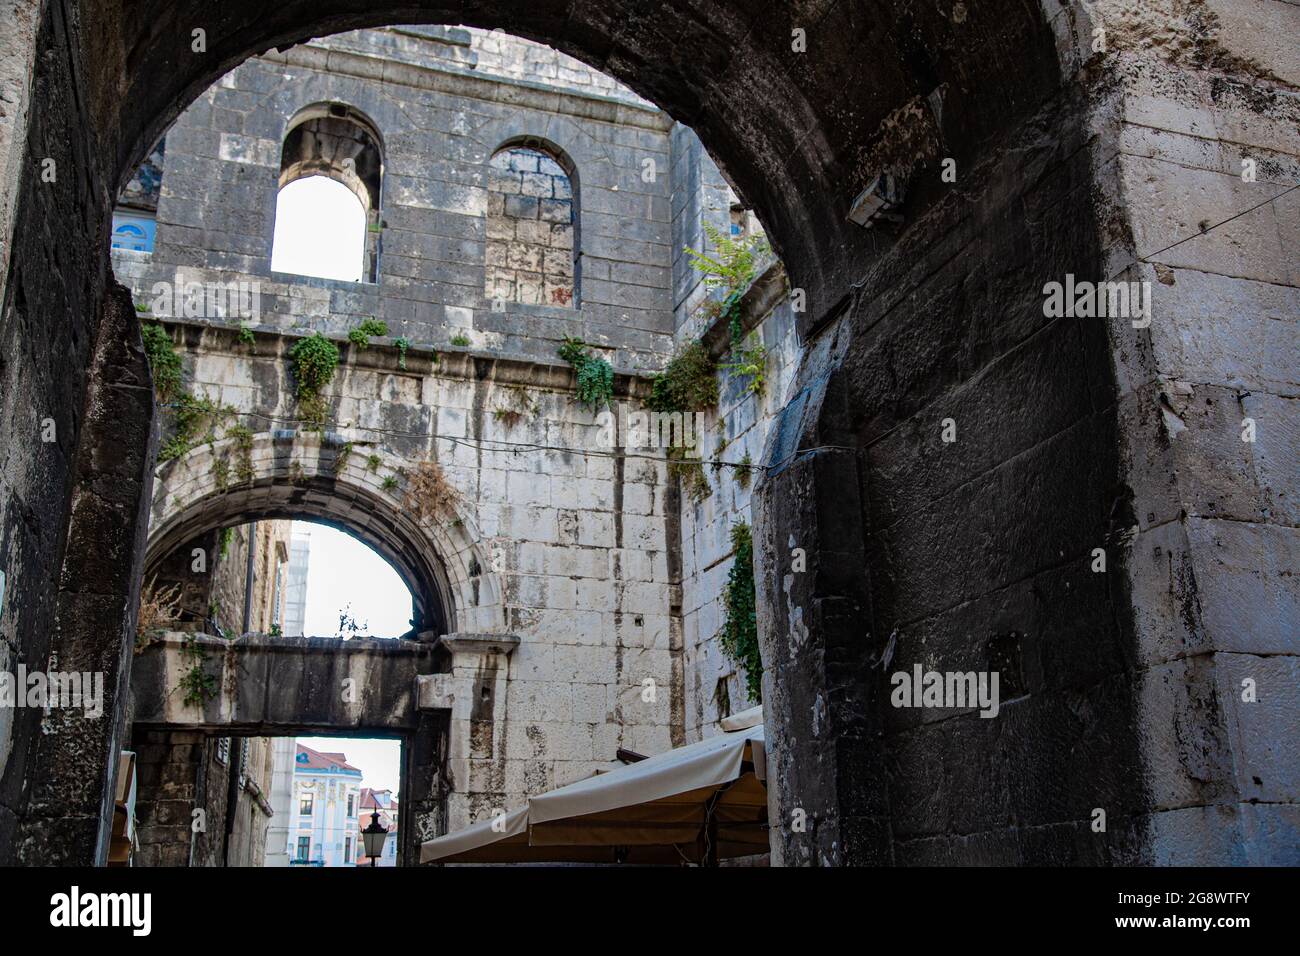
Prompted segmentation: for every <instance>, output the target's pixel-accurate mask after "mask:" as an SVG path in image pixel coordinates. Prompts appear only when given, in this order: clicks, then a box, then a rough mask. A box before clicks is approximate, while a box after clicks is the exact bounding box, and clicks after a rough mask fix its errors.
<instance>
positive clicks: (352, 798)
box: [348, 793, 357, 817]
mask: <svg viewBox="0 0 1300 956" xmlns="http://www.w3.org/2000/svg"><path fill="white" fill-rule="evenodd" d="M355 800H356V796H355V795H354V794H351V793H349V794H348V816H350V817H355V816H356V815H357V811H356V807H355V806H354V801H355Z"/></svg>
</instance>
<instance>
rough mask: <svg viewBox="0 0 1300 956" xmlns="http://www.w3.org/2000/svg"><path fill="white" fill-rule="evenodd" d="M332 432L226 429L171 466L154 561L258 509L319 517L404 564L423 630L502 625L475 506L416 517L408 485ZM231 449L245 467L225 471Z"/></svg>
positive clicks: (158, 498) (154, 517)
mask: <svg viewBox="0 0 1300 956" xmlns="http://www.w3.org/2000/svg"><path fill="white" fill-rule="evenodd" d="M330 439H331V436H326V435H322V434H320V433H317V432H303V431H287V432H286V431H279V432H261V433H258V434H256V435H254V436H252V440H251V443H250V445H249V447H248V448H247V451H246V452H245V451H244V450H242V449H236V448H235V441H236V440H235V439H233V438H227V439H223V440H221V441H217V442H214V443H211V444H204V445H200V446H198V447H197V448H195V449H193V450H192V451H190V452H189V453H188V454H187V455H185V456H184V457H182V458H180V459H178V460H176V461H174V462H168V463H167V464H165V465H163V466H162V467H161V468H160V469H159V471H158V474H157V476H156V478H155V484H154V492H153V504H152V507H151V509H150V531H149V546H148V551H147V554H146V566H149V565H151V564H153V563H155V562H156V561H158V560H159V559H160V558H162V557H164V556H165V555H166V554H168V553H170V552H171V551H172V550H173V549H175V548H177V547H179V546H180V545H181V544H183V543H184V542H186V541H189V540H191V539H192V538H194V537H196V536H197V535H199V534H201V533H203V532H206V531H211V530H212V529H214V528H218V527H222V526H227V525H231V524H238V523H241V522H244V521H249V520H254V519H256V518H271V517H304V518H305V517H312V518H319V519H322V520H324V521H326V522H327V523H332V524H336V525H338V526H340V527H342V528H344V529H345V530H347V531H349V532H351V533H352V534H354V535H356V536H357V537H358V538H359V539H360V540H362V541H363V542H365V543H366V544H368V545H370V546H371V547H372V548H373V549H374V550H375V551H376V552H378V553H379V554H380V555H381V556H382V557H383V558H384V559H385V560H387V561H388V562H389V563H390V564H392V565H393V567H394V568H395V569H397V571H398V574H399V575H400V576H401V577H402V579H403V581H404V582H405V583H406V585H407V587H408V588H409V589H410V590H411V595H412V599H413V601H414V604H415V613H416V618H417V622H416V627H415V632H416V633H420V632H425V633H428V634H429V635H430V637H435V636H437V635H441V634H446V633H451V632H454V631H458V630H459V631H474V632H492V631H502V630H504V627H505V619H504V610H503V606H502V601H501V584H500V580H499V576H498V575H497V574H496V573H495V572H494V571H493V570H492V568H493V561H492V557H491V548H490V546H486V545H485V544H484V543H483V541H482V540H481V537H480V535H479V534H478V532H477V531H476V528H475V522H474V517H473V514H472V513H471V511H470V510H469V509H467V508H465V507H464V506H463V504H459V505H457V506H455V510H456V513H455V514H454V515H447V516H445V517H444V518H443V519H442V520H438V521H419V520H417V519H416V518H414V517H413V516H412V514H411V511H410V509H409V507H408V506H407V505H406V503H405V501H404V491H403V489H402V488H401V487H400V486H398V485H397V484H392V486H391V487H388V486H386V484H385V482H384V481H383V479H382V478H381V476H380V475H379V474H378V473H377V471H376V470H374V469H371V468H369V467H368V466H367V464H366V461H365V459H364V458H363V457H362V456H361V455H359V454H356V455H354V454H350V453H349V451H350V449H348V448H347V446H346V443H345V442H343V441H342V439H339V438H334V440H330ZM245 454H246V458H245V457H244V456H245ZM232 456H234V457H235V458H236V459H238V460H239V461H240V466H241V467H243V468H245V469H247V471H246V474H244V475H241V476H240V477H239V478H222V477H220V476H221V475H223V474H224V473H225V472H224V471H223V470H222V469H219V468H217V467H214V466H215V465H216V464H217V463H218V462H222V461H225V462H228V461H230V460H231V458H232ZM388 467H389V468H390V469H408V470H412V471H413V470H414V469H415V467H416V463H415V462H410V461H407V460H405V459H401V458H395V457H394V456H392V455H391V454H390V455H388Z"/></svg>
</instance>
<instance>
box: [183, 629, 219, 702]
mask: <svg viewBox="0 0 1300 956" xmlns="http://www.w3.org/2000/svg"><path fill="white" fill-rule="evenodd" d="M181 656H182V658H183V659H184V660H185V661H187V662H188V663H189V665H190V666H189V667H188V668H186V670H185V673H184V674H183V675H182V676H181V680H180V686H181V690H183V691H184V692H185V696H184V698H183V700H184V702H185V705H186V706H187V707H202V706H203V704H204V702H205V701H207V700H208V699H209V698H212V697H215V696H216V695H217V679H216V678H215V677H213V676H212V675H211V674H209V673H207V672H205V671H204V670H203V662H204V661H205V660H206V659H207V656H208V655H207V653H206V652H205V651H204V650H203V647H202V646H201V645H200V644H199V640H198V638H197V637H196V636H195V635H193V634H189V635H187V636H186V637H185V643H184V644H183V645H181Z"/></svg>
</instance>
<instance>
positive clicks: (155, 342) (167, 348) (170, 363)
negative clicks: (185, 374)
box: [136, 306, 181, 403]
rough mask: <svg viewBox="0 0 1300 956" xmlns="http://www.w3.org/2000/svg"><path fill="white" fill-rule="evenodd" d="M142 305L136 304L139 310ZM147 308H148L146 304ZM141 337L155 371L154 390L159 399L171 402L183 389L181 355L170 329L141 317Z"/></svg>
mask: <svg viewBox="0 0 1300 956" xmlns="http://www.w3.org/2000/svg"><path fill="white" fill-rule="evenodd" d="M139 308H140V306H136V309H137V310H138V309H139ZM146 308H148V307H147V306H146ZM140 337H141V338H142V339H143V340H144V354H145V357H146V358H147V359H148V360H149V368H150V370H151V371H152V372H153V390H154V394H155V395H156V396H157V398H158V401H160V402H163V403H167V402H170V401H171V400H172V399H173V398H174V397H175V396H176V394H177V393H178V392H180V390H181V357H180V355H179V353H177V351H176V345H175V343H174V342H172V337H171V335H170V334H169V333H168V331H167V330H166V329H165V328H163V327H162V325H161V324H160V323H158V322H146V321H145V320H144V316H143V315H142V316H141V318H140Z"/></svg>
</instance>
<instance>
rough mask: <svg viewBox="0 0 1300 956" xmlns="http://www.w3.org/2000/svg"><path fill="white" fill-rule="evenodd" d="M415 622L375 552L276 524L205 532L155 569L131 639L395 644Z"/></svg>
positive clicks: (344, 538) (318, 529) (285, 522)
mask: <svg viewBox="0 0 1300 956" xmlns="http://www.w3.org/2000/svg"><path fill="white" fill-rule="evenodd" d="M414 618H415V612H414V605H413V601H412V596H411V591H410V588H409V587H408V586H407V584H406V582H404V581H403V580H402V578H401V576H400V575H398V573H397V572H396V571H395V570H394V569H393V567H392V565H390V564H389V563H388V562H387V561H386V560H385V559H384V558H383V557H381V556H380V555H379V554H378V553H377V552H376V551H375V550H374V549H372V548H370V547H369V546H368V545H366V544H364V543H362V542H361V541H360V540H358V539H357V538H355V537H353V536H352V535H350V534H348V533H347V532H345V531H342V530H340V529H338V528H337V527H334V526H332V525H328V524H323V523H318V522H313V521H303V520H289V519H283V518H275V519H265V520H261V521H253V522H248V523H244V524H236V525H233V526H229V527H225V528H219V529H214V530H212V531H208V532H205V533H204V534H201V535H199V536H198V537H196V538H193V539H192V540H190V541H188V542H186V543H185V544H184V545H182V546H181V547H179V548H177V549H175V550H174V551H172V552H171V553H170V554H169V555H167V556H166V557H164V558H162V559H161V560H159V561H158V562H156V563H155V564H154V565H153V566H152V567H151V568H150V569H149V571H148V573H147V575H146V578H145V583H144V587H143V589H142V592H141V599H140V620H139V632H140V637H141V639H142V640H147V639H149V638H150V637H153V636H156V635H157V634H158V633H159V632H162V631H169V630H176V631H199V632H203V633H207V634H212V635H214V636H219V637H237V636H239V635H241V634H246V633H251V634H266V635H270V636H272V637H281V636H283V637H342V638H345V639H350V638H353V637H384V638H397V637H402V636H410V633H411V631H412V628H413V623H412V622H413V619H414Z"/></svg>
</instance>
